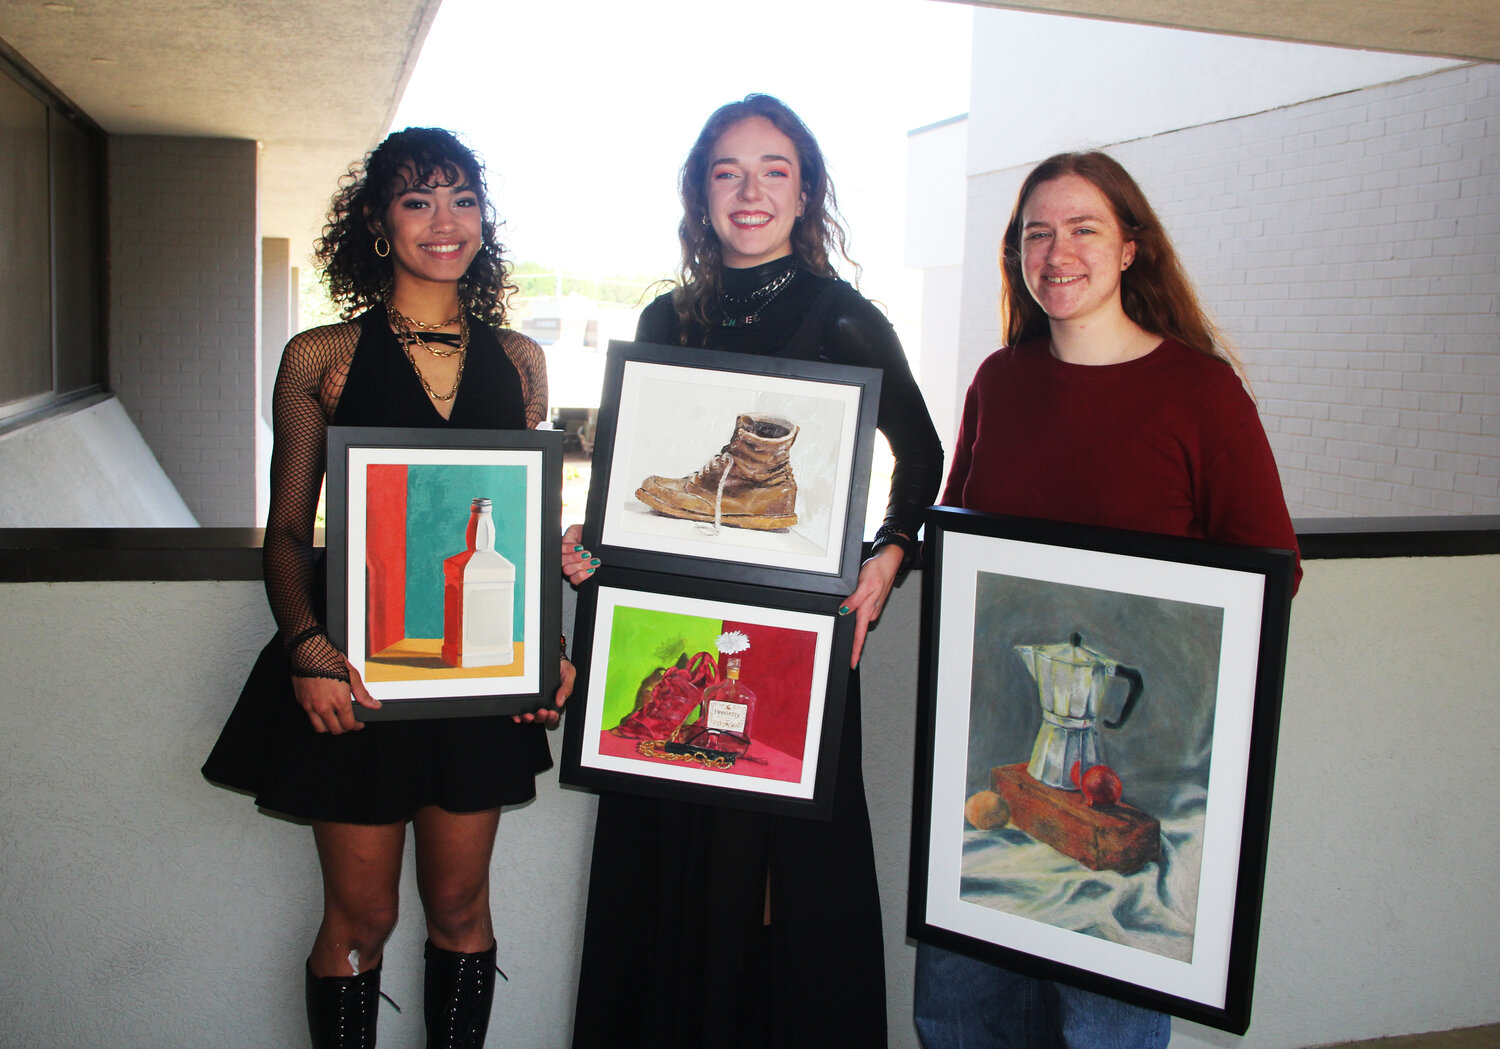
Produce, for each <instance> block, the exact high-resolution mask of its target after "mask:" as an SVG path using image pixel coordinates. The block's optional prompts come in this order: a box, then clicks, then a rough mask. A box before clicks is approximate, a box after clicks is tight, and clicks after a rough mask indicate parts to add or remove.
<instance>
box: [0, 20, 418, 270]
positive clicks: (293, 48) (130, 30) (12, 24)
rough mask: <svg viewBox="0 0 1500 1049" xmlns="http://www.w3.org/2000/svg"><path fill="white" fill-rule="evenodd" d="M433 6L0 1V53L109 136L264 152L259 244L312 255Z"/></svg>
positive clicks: (377, 132) (406, 70)
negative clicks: (3, 48) (186, 138)
mask: <svg viewBox="0 0 1500 1049" xmlns="http://www.w3.org/2000/svg"><path fill="white" fill-rule="evenodd" d="M439 3H440V0H56V2H44V0H0V41H3V42H4V43H5V44H6V45H8V48H9V50H10V51H11V52H15V53H18V54H19V55H20V58H21V59H22V61H23V62H24V63H25V64H27V65H29V66H31V68H32V69H33V70H35V71H36V72H37V73H39V74H40V75H41V76H42V77H43V78H44V79H45V80H46V81H47V82H49V83H50V84H51V85H52V87H53V88H55V89H56V90H57V91H58V92H60V93H61V94H62V95H63V96H64V97H65V98H66V99H67V100H68V101H70V102H72V103H73V104H74V105H75V106H77V107H78V108H79V109H80V110H82V111H83V112H84V113H85V114H86V115H87V116H88V117H90V118H91V119H92V120H93V121H94V122H95V123H97V124H98V125H99V126H100V127H102V128H103V129H104V130H105V131H107V132H110V133H111V134H127V135H202V136H207V137H213V138H243V139H255V140H258V141H259V142H260V143H261V155H260V165H261V167H260V185H261V233H262V235H264V236H274V237H289V238H291V239H292V241H293V249H292V250H293V261H294V263H295V262H297V261H300V258H301V257H302V256H304V255H305V254H306V253H307V252H308V251H309V250H310V247H311V243H312V238H313V237H314V236H316V234H317V233H318V231H319V229H320V228H321V224H322V221H323V216H324V214H325V213H326V211H327V207H328V199H329V197H331V196H332V194H333V189H334V185H335V180H336V178H337V176H338V174H339V173H340V172H341V171H344V170H346V169H347V168H348V166H349V164H350V163H351V162H352V161H355V160H357V159H359V158H360V157H361V156H363V155H364V153H365V152H366V151H367V150H369V149H370V148H371V147H372V146H374V145H375V144H376V143H377V142H378V141H379V140H380V138H381V136H382V135H384V134H385V131H386V129H387V127H389V125H390V122H391V120H392V118H393V117H394V115H395V112H396V105H397V103H398V102H399V101H400V99H401V93H402V91H404V90H405V88H406V82H407V80H408V78H409V77H410V76H411V71H412V69H413V67H414V66H415V64H416V60H417V55H418V53H419V52H420V50H421V47H422V42H423V40H425V39H426V36H427V30H428V28H429V26H431V24H432V20H433V18H434V17H435V16H436V14H437V9H438V4H439Z"/></svg>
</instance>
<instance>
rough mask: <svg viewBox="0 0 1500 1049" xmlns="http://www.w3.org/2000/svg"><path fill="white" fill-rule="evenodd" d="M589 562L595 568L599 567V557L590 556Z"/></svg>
mask: <svg viewBox="0 0 1500 1049" xmlns="http://www.w3.org/2000/svg"><path fill="white" fill-rule="evenodd" d="M589 564H591V565H593V566H594V567H595V568H598V567H599V559H598V558H597V557H595V558H592V559H591V560H590V561H589Z"/></svg>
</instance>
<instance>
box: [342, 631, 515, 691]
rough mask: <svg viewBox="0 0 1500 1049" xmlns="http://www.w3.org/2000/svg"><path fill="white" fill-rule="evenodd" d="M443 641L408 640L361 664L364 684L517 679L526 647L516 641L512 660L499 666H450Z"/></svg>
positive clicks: (381, 651) (434, 638)
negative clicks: (363, 664) (465, 679)
mask: <svg viewBox="0 0 1500 1049" xmlns="http://www.w3.org/2000/svg"><path fill="white" fill-rule="evenodd" d="M442 651H443V639H442V638H440V637H408V638H403V639H402V640H400V641H397V642H396V643H395V644H394V645H391V646H390V647H389V648H384V649H381V650H380V651H379V652H377V653H376V654H375V655H373V656H371V657H370V658H369V659H368V660H366V661H365V680H366V681H441V680H443V679H444V678H475V677H520V676H521V672H522V671H523V670H524V669H525V668H526V646H525V645H523V644H521V642H519V641H517V642H516V658H515V659H514V660H512V661H511V663H510V665H509V666H503V667H450V666H449V665H448V664H447V663H444V662H443V656H442Z"/></svg>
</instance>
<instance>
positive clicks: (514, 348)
mask: <svg viewBox="0 0 1500 1049" xmlns="http://www.w3.org/2000/svg"><path fill="white" fill-rule="evenodd" d="M495 334H496V335H497V336H499V338H500V345H501V346H502V347H504V349H505V355H506V356H507V357H509V358H510V362H511V363H512V364H514V365H515V366H516V371H518V372H519V373H520V374H521V396H522V398H523V399H524V401H525V403H526V428H527V429H528V430H535V429H536V428H537V426H538V425H539V424H540V423H541V422H542V420H544V419H546V418H547V357H546V354H544V353H543V352H542V348H541V347H540V346H538V345H537V344H536V343H535V342H533V341H532V340H531V339H529V338H527V337H526V336H525V335H522V334H521V333H520V332H517V331H510V330H509V329H501V330H499V331H497V332H496V333H495Z"/></svg>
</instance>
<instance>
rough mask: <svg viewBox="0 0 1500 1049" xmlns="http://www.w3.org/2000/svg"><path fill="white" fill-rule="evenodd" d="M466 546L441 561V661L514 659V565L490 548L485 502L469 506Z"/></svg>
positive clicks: (478, 663) (465, 663)
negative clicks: (461, 550) (459, 551)
mask: <svg viewBox="0 0 1500 1049" xmlns="http://www.w3.org/2000/svg"><path fill="white" fill-rule="evenodd" d="M466 546H467V549H465V550H464V551H463V552H462V553H459V554H454V555H453V556H452V557H449V558H447V559H445V560H444V561H443V662H444V663H447V664H448V665H449V666H451V667H494V666H502V667H503V666H509V665H510V664H511V663H513V662H515V658H516V656H515V642H514V639H513V635H514V625H513V624H514V615H515V592H516V566H515V565H513V564H511V563H510V561H508V560H506V559H505V557H504V556H503V555H501V554H500V553H498V552H497V551H496V550H495V519H494V517H493V515H492V513H491V503H490V500H488V499H484V498H477V499H475V500H474V502H473V504H472V505H471V506H470V508H469V528H468V533H467V544H466Z"/></svg>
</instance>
